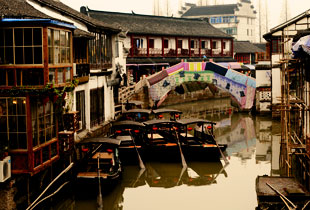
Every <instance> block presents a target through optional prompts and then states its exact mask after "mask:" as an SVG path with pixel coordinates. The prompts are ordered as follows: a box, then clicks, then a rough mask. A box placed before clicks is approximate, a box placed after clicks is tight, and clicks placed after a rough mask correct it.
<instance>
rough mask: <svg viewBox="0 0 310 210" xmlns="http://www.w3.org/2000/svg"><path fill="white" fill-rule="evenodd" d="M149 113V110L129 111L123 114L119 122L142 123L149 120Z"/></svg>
mask: <svg viewBox="0 0 310 210" xmlns="http://www.w3.org/2000/svg"><path fill="white" fill-rule="evenodd" d="M151 112H152V111H151V110H149V109H129V110H127V111H124V112H123V114H122V117H121V120H132V121H137V122H144V121H147V120H149V119H150V115H151Z"/></svg>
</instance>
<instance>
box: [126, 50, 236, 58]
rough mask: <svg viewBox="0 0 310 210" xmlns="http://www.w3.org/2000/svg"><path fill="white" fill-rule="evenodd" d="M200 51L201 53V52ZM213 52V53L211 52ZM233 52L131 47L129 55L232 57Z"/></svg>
mask: <svg viewBox="0 0 310 210" xmlns="http://www.w3.org/2000/svg"><path fill="white" fill-rule="evenodd" d="M199 51H200V53H199ZM211 52H212V53H211ZM232 55H233V53H232V51H231V50H225V49H224V50H223V52H222V50H221V49H220V48H218V49H212V50H211V49H199V48H191V51H189V49H182V48H178V49H177V50H176V49H172V48H164V50H163V51H162V49H160V48H150V49H149V51H147V48H130V54H129V57H203V56H207V57H232Z"/></svg>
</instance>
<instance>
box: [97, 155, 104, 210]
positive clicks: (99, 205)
mask: <svg viewBox="0 0 310 210" xmlns="http://www.w3.org/2000/svg"><path fill="white" fill-rule="evenodd" d="M99 156H100V154H99V153H98V156H97V160H98V173H97V175H98V185H99V194H98V197H97V204H98V209H102V208H103V202H102V194H101V183H100V161H99Z"/></svg>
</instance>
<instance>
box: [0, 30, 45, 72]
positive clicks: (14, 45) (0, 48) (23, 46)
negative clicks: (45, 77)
mask: <svg viewBox="0 0 310 210" xmlns="http://www.w3.org/2000/svg"><path fill="white" fill-rule="evenodd" d="M26 29H31V37H32V39H31V44H30V45H27V44H25V42H26V40H25V30H26ZM34 29H40V32H41V44H38V45H35V42H36V41H35V39H34ZM5 30H12V34H11V35H12V45H6V41H5V40H6V35H5V34H6V33H5ZM17 30H22V32H20V31H19V32H16V31H17ZM0 33H2V36H1V37H2V38H3V46H0V54H1V51H2V53H3V56H4V58H5V57H6V49H9V48H12V49H11V50H12V55H11V56H12V60H11V61H12V63H7V62H4V61H1V59H0V65H8V64H13V65H16V66H19V65H23V66H25V65H31V66H33V65H43V27H3V28H1V29H0ZM20 33H22V35H21V38H22V44H21V45H17V43H16V39H17V35H15V34H19V35H20ZM27 41H28V42H29V40H27ZM0 43H2V41H0ZM30 48H31V50H30V51H31V52H32V62H29V63H26V61H27V60H28V59H27V60H26V56H27V55H28V54H29V52H25V49H28V50H27V51H29V49H30ZM37 48H41V50H40V49H39V50H40V55H41V59H40V62H37V63H36V62H35V61H36V59H37V58H38V56H39V55H37V52H39V51H36V50H35V49H37ZM18 49H19V50H20V49H22V50H21V51H20V52H21V53H22V62H20V63H16V62H17V58H16V57H17V54H16V53H17V52H18ZM11 56H8V57H11ZM18 57H21V56H18ZM0 58H1V57H0ZM5 60H6V59H5Z"/></svg>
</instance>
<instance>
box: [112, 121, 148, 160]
mask: <svg viewBox="0 0 310 210" xmlns="http://www.w3.org/2000/svg"><path fill="white" fill-rule="evenodd" d="M144 130H145V125H144V124H142V123H140V122H136V121H131V120H124V121H117V122H115V123H113V124H112V128H111V137H112V138H115V139H118V140H120V141H121V142H120V145H119V156H120V159H121V161H122V163H136V162H137V160H138V154H137V153H139V154H141V155H142V154H143V148H142V147H143V145H145V136H144V135H145V132H144Z"/></svg>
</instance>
